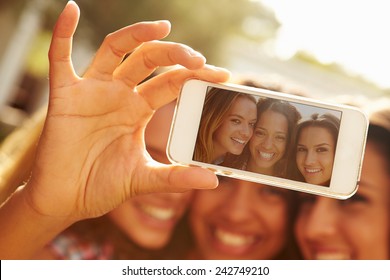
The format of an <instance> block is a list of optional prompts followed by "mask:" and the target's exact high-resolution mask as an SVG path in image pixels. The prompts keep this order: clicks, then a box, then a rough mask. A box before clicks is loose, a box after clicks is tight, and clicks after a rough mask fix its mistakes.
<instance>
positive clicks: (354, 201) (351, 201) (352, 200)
mask: <svg viewBox="0 0 390 280" xmlns="http://www.w3.org/2000/svg"><path fill="white" fill-rule="evenodd" d="M367 202H368V198H367V197H365V196H363V195H361V194H354V195H353V196H352V197H350V198H348V199H345V200H340V201H339V203H340V204H341V205H345V206H346V205H354V204H357V203H367Z"/></svg>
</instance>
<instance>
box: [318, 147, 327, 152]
mask: <svg viewBox="0 0 390 280" xmlns="http://www.w3.org/2000/svg"><path fill="white" fill-rule="evenodd" d="M327 151H329V150H328V148H325V147H319V148H317V150H316V152H317V153H325V152H327Z"/></svg>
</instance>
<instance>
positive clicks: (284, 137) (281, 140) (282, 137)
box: [275, 135, 286, 142]
mask: <svg viewBox="0 0 390 280" xmlns="http://www.w3.org/2000/svg"><path fill="white" fill-rule="evenodd" d="M275 139H276V140H277V141H279V142H284V141H286V136H284V135H276V137H275Z"/></svg>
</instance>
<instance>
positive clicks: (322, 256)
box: [314, 252, 351, 260]
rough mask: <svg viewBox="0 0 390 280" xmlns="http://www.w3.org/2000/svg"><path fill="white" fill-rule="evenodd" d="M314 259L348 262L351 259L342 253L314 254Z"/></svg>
mask: <svg viewBox="0 0 390 280" xmlns="http://www.w3.org/2000/svg"><path fill="white" fill-rule="evenodd" d="M314 258H315V259H316V260H349V259H351V256H349V255H348V254H344V253H337V252H334V253H325V252H319V253H317V254H315V256H314Z"/></svg>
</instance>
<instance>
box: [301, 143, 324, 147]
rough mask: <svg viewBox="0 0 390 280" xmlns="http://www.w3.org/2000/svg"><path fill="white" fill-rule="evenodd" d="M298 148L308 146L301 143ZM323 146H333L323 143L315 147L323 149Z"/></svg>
mask: <svg viewBox="0 0 390 280" xmlns="http://www.w3.org/2000/svg"><path fill="white" fill-rule="evenodd" d="M297 146H304V147H306V145H304V144H300V143H298V144H297ZM321 146H331V145H330V144H327V143H321V144H318V145H314V147H321Z"/></svg>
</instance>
